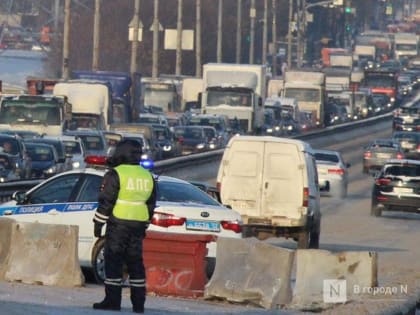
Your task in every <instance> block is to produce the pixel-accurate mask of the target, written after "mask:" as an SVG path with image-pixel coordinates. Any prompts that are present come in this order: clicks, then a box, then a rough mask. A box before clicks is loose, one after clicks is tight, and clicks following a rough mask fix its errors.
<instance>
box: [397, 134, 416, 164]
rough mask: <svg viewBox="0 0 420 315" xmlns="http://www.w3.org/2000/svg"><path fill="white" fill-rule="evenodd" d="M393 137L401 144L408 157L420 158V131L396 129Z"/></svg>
mask: <svg viewBox="0 0 420 315" xmlns="http://www.w3.org/2000/svg"><path fill="white" fill-rule="evenodd" d="M392 138H393V139H394V140H395V141H397V142H398V143H399V144H400V146H401V148H402V149H403V151H404V155H405V157H406V158H407V159H413V160H420V133H418V132H410V131H396V132H394V134H393V135H392Z"/></svg>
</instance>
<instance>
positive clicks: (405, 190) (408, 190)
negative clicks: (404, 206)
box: [394, 187, 413, 194]
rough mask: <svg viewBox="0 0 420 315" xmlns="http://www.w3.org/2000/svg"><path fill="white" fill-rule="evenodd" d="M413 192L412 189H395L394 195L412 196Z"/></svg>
mask: <svg viewBox="0 0 420 315" xmlns="http://www.w3.org/2000/svg"><path fill="white" fill-rule="evenodd" d="M412 192H413V189H412V188H404V187H394V193H396V194H410V193H412Z"/></svg>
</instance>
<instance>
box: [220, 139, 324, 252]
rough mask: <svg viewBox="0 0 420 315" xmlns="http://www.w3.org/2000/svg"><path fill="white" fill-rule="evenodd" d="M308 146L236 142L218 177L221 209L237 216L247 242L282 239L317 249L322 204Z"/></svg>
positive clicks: (278, 141)
mask: <svg viewBox="0 0 420 315" xmlns="http://www.w3.org/2000/svg"><path fill="white" fill-rule="evenodd" d="M315 163H316V162H315V158H314V156H313V152H312V148H311V146H310V145H309V144H308V143H306V142H303V141H300V140H295V139H289V138H279V137H270V136H263V137H261V136H235V137H233V138H231V140H230V141H229V143H228V145H227V147H226V148H225V151H224V154H223V158H222V161H221V163H220V166H219V172H218V175H217V187H218V189H219V191H220V197H221V200H222V203H223V204H224V205H226V206H229V207H231V208H232V209H234V210H236V211H237V212H239V213H240V214H241V216H242V220H243V223H244V226H243V234H244V236H245V237H252V236H255V237H257V238H258V239H266V238H268V237H271V236H276V237H277V236H284V237H286V238H289V237H291V238H294V239H295V240H297V241H298V248H308V247H310V248H318V246H319V234H320V223H321V213H320V202H319V200H320V198H319V186H318V174H317V169H316V164H315Z"/></svg>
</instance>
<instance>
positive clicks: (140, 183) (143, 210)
mask: <svg viewBox="0 0 420 315" xmlns="http://www.w3.org/2000/svg"><path fill="white" fill-rule="evenodd" d="M115 170H116V172H117V174H118V177H119V179H120V191H119V193H118V198H117V202H116V203H115V206H114V209H113V211H112V214H113V215H114V217H116V218H118V219H122V220H133V221H149V219H150V218H149V211H148V209H147V205H146V201H147V200H148V199H149V197H150V196H151V194H152V191H153V185H154V183H153V177H152V174H151V173H150V172H149V171H148V170H146V169H144V168H142V167H141V166H139V165H119V166H117V167H116V168H115Z"/></svg>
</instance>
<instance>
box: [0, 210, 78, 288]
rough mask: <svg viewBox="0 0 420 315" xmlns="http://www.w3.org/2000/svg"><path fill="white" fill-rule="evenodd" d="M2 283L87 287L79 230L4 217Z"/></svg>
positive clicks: (0, 251) (0, 228) (0, 222)
mask: <svg viewBox="0 0 420 315" xmlns="http://www.w3.org/2000/svg"><path fill="white" fill-rule="evenodd" d="M0 231H1V232H0V236H1V238H0V280H6V281H11V282H22V283H27V284H42V285H51V286H60V287H76V286H82V285H83V284H84V276H83V273H82V270H81V268H80V263H79V258H78V254H77V248H78V234H79V227H78V226H73V225H53V224H42V223H29V222H16V221H15V220H13V219H10V218H2V217H0Z"/></svg>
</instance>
